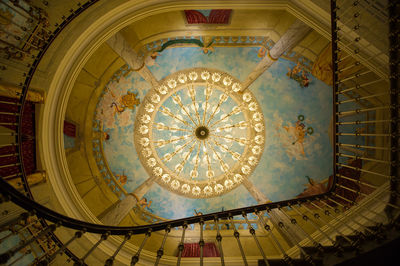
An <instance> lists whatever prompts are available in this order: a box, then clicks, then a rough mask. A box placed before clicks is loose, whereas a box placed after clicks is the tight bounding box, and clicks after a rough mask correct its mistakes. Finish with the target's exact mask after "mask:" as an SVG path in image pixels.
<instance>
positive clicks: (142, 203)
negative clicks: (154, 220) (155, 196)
mask: <svg viewBox="0 0 400 266" xmlns="http://www.w3.org/2000/svg"><path fill="white" fill-rule="evenodd" d="M152 203H153V201H151V200H150V201H147V198H142V199H141V200H140V201H139V202H138V204H139V206H140V207H142V208H143V209H145V208H147V209H149V210H150V211H152V210H151V209H150V206H151V204H152Z"/></svg>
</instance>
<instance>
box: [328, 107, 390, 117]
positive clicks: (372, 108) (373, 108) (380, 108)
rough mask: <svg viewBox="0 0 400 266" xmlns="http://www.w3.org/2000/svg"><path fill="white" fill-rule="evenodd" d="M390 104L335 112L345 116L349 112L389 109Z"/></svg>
mask: <svg viewBox="0 0 400 266" xmlns="http://www.w3.org/2000/svg"><path fill="white" fill-rule="evenodd" d="M390 108H391V106H390V105H387V106H379V107H371V108H364V109H356V110H352V111H342V112H337V113H336V114H337V115H339V117H340V116H346V115H351V114H359V113H363V112H370V111H377V110H384V109H390Z"/></svg>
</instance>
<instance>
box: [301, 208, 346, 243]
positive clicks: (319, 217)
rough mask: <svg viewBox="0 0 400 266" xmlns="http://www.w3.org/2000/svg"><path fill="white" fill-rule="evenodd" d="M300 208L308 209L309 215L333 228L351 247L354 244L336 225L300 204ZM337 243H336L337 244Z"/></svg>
mask: <svg viewBox="0 0 400 266" xmlns="http://www.w3.org/2000/svg"><path fill="white" fill-rule="evenodd" d="M299 206H300V207H302V208H304V209H306V211H308V212H309V213H311V214H312V215H313V217H314V218H315V219H318V220H321V221H322V222H323V223H324V224H326V225H327V226H328V227H329V228H331V229H332V230H333V231H335V233H336V234H338V235H339V236H341V237H343V239H345V240H346V241H347V242H348V243H349V244H350V245H352V244H353V241H352V240H351V239H350V238H348V237H347V236H346V235H344V234H342V233H341V232H340V231H339V230H338V229H337V228H336V226H334V225H331V224H330V222H329V221H327V220H325V219H324V218H323V217H322V216H321V215H319V213H317V212H313V211H312V210H310V209H309V208H308V207H307V206H305V205H304V204H300V203H299ZM335 243H336V242H335Z"/></svg>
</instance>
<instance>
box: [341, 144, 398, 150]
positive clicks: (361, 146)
mask: <svg viewBox="0 0 400 266" xmlns="http://www.w3.org/2000/svg"><path fill="white" fill-rule="evenodd" d="M336 145H337V146H339V147H341V146H344V147H354V148H364V149H374V150H387V151H388V150H391V149H390V148H388V147H376V146H366V145H359V144H345V143H336Z"/></svg>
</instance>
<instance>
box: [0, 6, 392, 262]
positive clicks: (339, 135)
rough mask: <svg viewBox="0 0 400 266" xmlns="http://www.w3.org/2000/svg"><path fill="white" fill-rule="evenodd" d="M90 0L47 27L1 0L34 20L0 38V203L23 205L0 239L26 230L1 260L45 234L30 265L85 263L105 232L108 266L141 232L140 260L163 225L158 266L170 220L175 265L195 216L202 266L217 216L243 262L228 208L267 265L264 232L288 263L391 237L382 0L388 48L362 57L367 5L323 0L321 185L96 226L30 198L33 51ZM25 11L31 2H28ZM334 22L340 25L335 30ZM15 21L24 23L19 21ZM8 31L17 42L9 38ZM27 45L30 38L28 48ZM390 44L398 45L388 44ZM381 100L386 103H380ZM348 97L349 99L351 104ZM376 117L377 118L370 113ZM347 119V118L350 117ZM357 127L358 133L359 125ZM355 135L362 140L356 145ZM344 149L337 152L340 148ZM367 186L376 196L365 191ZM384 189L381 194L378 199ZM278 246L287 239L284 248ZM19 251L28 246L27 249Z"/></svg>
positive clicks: (38, 52)
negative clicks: (0, 88)
mask: <svg viewBox="0 0 400 266" xmlns="http://www.w3.org/2000/svg"><path fill="white" fill-rule="evenodd" d="M95 2H97V1H96V0H92V1H88V2H86V3H85V4H78V5H77V6H75V7H72V6H71V7H68V9H66V10H67V11H68V12H69V15H68V16H67V15H64V16H63V18H62V20H61V21H60V22H59V23H57V24H55V25H48V24H47V23H46V21H47V19H46V18H45V17H44V16H43V15H41V16H42V17H41V16H40V12H39V11H37V12H39V13H32V12H28V11H27V10H24V9H23V8H22V9H21V7H19V1H18V0H17V1H10V2H8V1H3V0H2V1H1V4H3V5H8V6H9V7H10V8H12V9H13V10H16V12H20V13H21V15H23V16H26V17H27V18H28V20H29V22H30V23H33V24H34V25H36V28H34V29H36V31H35V30H34V29H33V30H32V32H28V35H29V34H30V37H31V38H30V39H23V36H21V37H19V39H20V40H22V46H21V47H18V46H16V45H15V44H9V43H6V44H7V45H9V48H5V49H3V52H4V55H5V56H6V58H3V59H1V62H0V63H1V65H2V66H1V67H0V74H1V77H2V79H5V78H6V77H7V76H8V74H9V73H14V74H18V75H10V77H11V78H12V80H9V83H10V84H14V85H15V87H16V88H17V89H18V90H19V92H18V93H16V94H15V97H14V98H9V99H7V98H6V97H2V98H1V99H0V103H1V104H6V105H9V106H13V108H14V107H16V108H17V109H16V110H15V109H10V111H5V110H1V111H0V116H2V115H3V116H7V117H10V119H11V120H12V119H15V120H14V121H7V122H1V123H0V125H1V126H10V127H11V126H12V127H13V128H12V130H11V132H8V133H1V134H6V135H7V136H9V137H10V138H9V140H10V141H9V143H7V144H2V145H1V146H0V148H2V149H7V151H9V152H8V153H7V152H6V153H5V154H2V155H1V157H0V158H6V157H13V158H15V159H16V161H15V162H12V163H6V164H1V165H0V168H7V169H8V168H9V167H16V168H15V169H17V171H16V172H15V173H12V174H5V175H2V179H1V180H0V192H1V197H0V203H1V204H14V205H12V206H14V207H13V208H14V209H19V208H22V209H24V210H26V211H27V212H23V213H22V214H20V215H17V216H13V217H11V218H9V219H7V211H4V212H3V216H4V217H5V218H4V217H3V221H5V222H3V223H2V224H0V229H1V231H7V234H6V235H5V236H3V237H2V238H1V239H0V243H2V242H3V241H6V240H7V239H8V238H10V237H12V236H13V235H15V234H19V233H22V232H26V233H28V234H30V237H29V238H27V239H26V240H25V241H22V242H21V243H20V244H18V245H16V246H14V247H12V248H11V249H9V250H8V251H6V252H4V253H3V254H0V263H10V264H13V263H14V264H15V263H17V262H18V261H19V260H20V259H21V258H22V257H23V256H24V254H28V253H24V254H23V255H22V256H21V257H19V258H17V259H16V260H15V261H9V259H10V258H11V257H12V256H13V255H15V254H16V253H17V252H18V251H21V250H23V249H25V248H26V247H28V246H30V245H32V244H34V243H39V242H40V241H41V240H40V239H42V238H43V237H47V236H49V237H50V238H49V240H48V242H46V243H48V244H49V245H50V244H51V245H53V249H52V250H51V252H50V251H48V252H45V253H44V254H42V255H40V256H38V257H37V258H36V260H35V261H34V263H33V264H37V265H47V264H49V263H51V262H52V261H54V260H55V259H56V258H57V257H58V256H60V255H62V254H63V253H65V254H67V256H68V257H69V259H68V261H73V262H74V265H85V261H87V259H88V258H89V257H90V256H93V255H92V254H94V252H95V251H96V249H98V248H99V246H100V245H101V243H103V242H106V241H108V238H109V237H110V236H121V237H122V238H121V243H120V244H119V245H117V246H116V247H115V250H114V251H113V252H112V253H111V254H110V255H109V257H108V258H107V259H105V262H104V263H105V265H108V266H110V265H113V264H114V262H115V260H116V258H117V256H118V254H119V253H120V251H121V250H123V249H124V246H125V245H126V244H127V243H128V242H129V241H130V239H131V238H133V237H135V236H137V235H142V236H144V238H143V240H142V242H141V244H140V246H139V247H138V249H137V251H136V253H135V254H131V255H132V257H131V265H135V264H137V263H138V262H139V260H140V255H141V253H142V251H143V250H146V243H147V241H148V240H149V239H151V237H152V236H153V235H154V234H153V232H163V236H162V241H161V243H159V247H158V250H157V251H156V253H154V256H153V259H154V262H155V265H158V264H162V259H163V256H164V253H165V252H164V251H165V245H166V242H167V239H168V237H169V236H170V232H171V229H173V228H179V230H182V234H181V237H180V240H179V243H178V249H177V250H178V255H177V257H176V262H177V265H180V264H181V263H184V262H185V258H182V252H183V250H184V241H185V234H186V232H187V230H188V228H189V225H191V224H198V225H199V230H193V231H195V232H197V231H198V232H199V236H198V239H199V242H198V243H199V247H200V257H199V258H198V259H199V263H200V265H203V264H204V263H205V258H204V250H203V248H204V243H205V242H204V241H205V240H204V235H203V234H204V232H205V231H204V230H205V228H204V225H206V224H214V225H215V226H214V230H213V231H214V232H215V239H216V243H217V248H218V251H219V254H220V260H221V265H225V263H226V260H227V257H226V256H224V252H223V245H224V241H225V238H222V235H221V229H220V227H219V226H220V225H221V224H225V223H221V222H219V221H220V220H227V219H228V220H229V222H230V224H231V228H230V230H232V231H231V232H232V234H233V236H234V238H235V239H236V242H237V246H238V250H239V251H240V256H241V258H242V260H243V264H244V265H248V258H247V254H246V249H245V247H244V246H243V244H242V242H241V238H242V237H243V235H244V234H245V232H244V231H241V229H238V228H237V227H236V224H237V223H235V222H234V217H235V216H238V217H240V216H241V217H243V218H244V220H243V222H242V223H243V224H247V229H248V231H249V233H247V236H248V237H250V238H252V239H254V243H255V245H256V247H257V249H258V251H259V254H260V256H259V259H260V260H261V261H263V263H264V264H265V265H270V260H271V258H270V254H268V252H266V251H265V247H263V246H262V243H261V242H260V241H259V237H260V236H261V235H262V234H265V236H266V237H268V238H269V239H270V240H271V243H274V245H275V246H276V247H277V249H278V250H279V252H280V254H281V259H282V261H283V262H285V263H286V264H288V265H294V264H296V263H297V262H298V261H301V262H302V263H308V264H310V265H317V264H320V263H321V262H322V261H323V257H324V256H328V255H329V254H328V253H329V248H328V247H327V246H326V245H327V244H326V243H329V245H330V246H331V247H332V250H333V251H334V256H336V258H337V259H338V260H340V258H341V256H343V254H345V253H346V252H348V250H349V247H350V248H351V251H356V252H361V251H362V249H363V245H364V243H366V242H368V241H374V240H376V239H379V240H380V241H384V240H385V238H388V237H389V236H388V235H389V234H386V232H391V233H390V234H391V235H393V236H392V238H391V239H393V237H399V236H400V233H399V232H397V231H396V230H395V229H393V228H395V225H398V222H399V221H398V219H397V218H398V216H399V213H400V211H399V210H400V207H399V205H400V204H399V202H398V196H399V193H398V180H399V173H398V171H399V127H398V122H399V112H400V108H399V102H398V97H399V51H398V46H399V35H398V34H392V33H396V32H398V30H399V29H400V25H399V20H398V18H397V17H396V15H397V13H396V11H397V12H398V10H399V8H400V7H399V6H400V3H398V2H396V1H389V6H388V21H389V32H390V34H389V42H388V43H389V47H388V52H389V53H388V54H387V53H386V52H385V51H383V52H380V53H378V54H374V55H371V54H368V51H369V50H368V49H369V48H371V46H373V45H374V44H373V43H366V42H363V40H364V38H365V37H364V36H367V38H368V39H369V38H370V36H371V35H373V34H377V33H374V32H372V29H370V28H366V27H365V26H364V25H362V22H363V20H362V19H360V18H362V16H363V15H364V14H366V11H365V10H364V9H363V8H364V7H363V6H362V5H359V3H360V1H357V0H355V1H353V3H352V6H351V8H342V7H345V6H347V5H349V3H348V2H346V1H345V0H341V1H338V0H331V22H332V62H333V99H334V104H333V114H334V117H333V131H334V132H333V133H334V134H333V142H334V145H333V150H334V153H333V154H334V162H333V167H334V174H333V178H334V182H333V186H332V188H331V190H330V191H328V192H326V193H324V194H321V195H314V196H308V197H304V198H299V199H292V200H286V201H281V202H273V203H266V204H261V205H257V206H248V207H245V208H239V209H234V210H228V211H223V212H218V213H211V214H205V215H201V216H195V217H188V218H184V219H178V220H171V221H160V222H159V223H155V224H149V225H138V226H131V227H118V226H105V225H100V224H91V223H88V222H84V221H79V220H76V219H73V218H70V217H67V216H64V215H62V214H60V213H57V212H55V211H53V210H50V209H48V208H46V207H44V206H43V205H41V204H39V203H37V202H35V201H33V200H32V193H31V192H30V187H29V184H28V181H27V178H26V177H27V174H26V172H25V169H24V160H23V150H22V145H23V143H24V141H26V140H27V136H25V135H24V134H23V132H22V131H21V128H22V123H23V114H24V108H25V105H26V103H27V95H28V93H29V92H30V89H29V88H30V83H31V81H32V78H33V76H34V75H35V71H36V69H37V66H38V64H39V62H40V60H41V58H42V57H43V55H44V54H45V53H46V51H47V49H48V47H49V45H50V44H51V43H52V42H53V40H54V39H55V38H57V36H58V34H59V33H60V32H61V31H62V29H63V28H64V27H65V26H66V25H67V24H68V23H69V22H71V21H72V20H73V19H74V18H75V17H77V16H78V15H79V14H81V13H82V12H84V10H86V9H87V8H90V7H91V5H92V4H94V3H95ZM361 2H362V1H361ZM11 4H13V5H11ZM48 4H49V3H47V1H43V6H42V8H43V9H42V10H44V9H45V7H46V6H47V5H48ZM36 8H37V7H36ZM33 10H38V9H35V7H33ZM341 12H342V13H341ZM349 17H352V18H355V20H353V19H349ZM341 18H345V20H341ZM35 23H36V24H35ZM338 25H340V28H339V27H338ZM18 26H19V27H21V28H22V27H23V26H21V25H18ZM37 29H41V30H43V31H44V32H45V33H46V34H45V33H44V32H43V31H38V30H37ZM344 29H345V30H344ZM348 29H352V30H353V33H354V34H355V36H349V34H348V32H349V31H348ZM360 29H362V30H360ZM27 31H28V29H27V28H25V27H24V28H23V32H24V34H25V33H26V32H27ZM354 34H353V35H354ZM35 38H36V39H40V40H41V42H39V44H38V43H29V40H35ZM15 39H16V40H19V39H18V38H15ZM26 46H29V49H28V48H27V47H26ZM24 47H25V48H24ZM393 47H397V49H394V48H393ZM381 55H388V58H389V64H388V65H389V66H388V67H389V68H387V66H382V65H380V66H379V69H378V70H377V69H371V65H370V64H369V63H370V62H377V61H376V59H377V56H381ZM16 69H18V70H16ZM382 69H383V70H382ZM385 69H389V70H390V72H388V73H387V78H385V77H382V74H381V73H382V71H385ZM346 70H353V71H354V72H352V73H350V74H345V72H344V71H346ZM7 81H8V80H7ZM378 84H379V86H378ZM371 90H373V91H371ZM349 92H352V93H357V94H358V96H355V98H353V99H347V98H346V99H344V98H343V95H344V94H345V93H349ZM346 95H347V94H346ZM388 96H389V97H388ZM360 100H365V101H367V105H368V106H366V107H361V108H360V107H359V106H358V105H356V104H357V103H359V102H360ZM388 100H390V101H389V102H388ZM349 104H350V105H351V104H353V106H354V107H352V109H350V110H349V107H348V106H349ZM378 115H379V116H380V117H381V118H376V117H377V116H378ZM347 118H350V120H349V119H347ZM344 126H346V127H344ZM360 126H362V127H360ZM351 130H354V132H351ZM360 130H363V131H365V132H360ZM361 142H362V144H360V143H361ZM376 143H377V144H376ZM346 149H347V150H346ZM343 150H344V151H346V153H343V152H342V151H343ZM348 153H350V154H348ZM352 154H354V155H352ZM360 154H361V156H360ZM349 159H350V160H349ZM354 160H359V161H360V160H361V161H362V162H364V165H361V166H357V165H353V164H352V161H353V162H354ZM379 164H380V165H383V167H384V169H385V171H384V172H382V170H381V169H382V168H378V169H380V170H374V167H375V166H376V165H379ZM366 165H368V166H369V168H367V167H366ZM346 171H347V172H346ZM349 174H350V176H349ZM368 178H373V179H372V180H374V181H379V182H377V183H370V182H368V181H367V180H368ZM13 179H18V180H20V182H21V183H22V184H23V189H24V191H21V190H17V189H15V188H14V187H13V186H11V185H10V184H8V183H7V182H9V181H11V180H13ZM387 181H388V182H390V185H389V186H386V185H385V184H387ZM381 184H383V185H381ZM364 187H368V188H369V189H370V190H374V192H371V191H368V190H366V191H365V190H362V189H363V188H364ZM375 192H376V194H374V193H375ZM378 192H379V193H378ZM385 196H386V198H385ZM388 197H389V200H387V198H388ZM11 202H12V203H11ZM371 202H375V204H376V203H379V204H381V205H382V206H386V209H385V211H383V210H382V209H379V210H378V209H375V208H372V207H370V205H368V204H371ZM273 211H279V212H280V213H281V214H282V216H279V217H278V218H272V215H271V214H272V212H273ZM250 213H255V214H256V215H257V218H258V224H259V225H260V227H259V228H257V229H256V228H255V227H254V226H253V225H252V224H253V222H254V221H250V220H249V219H248V214H250ZM282 217H284V219H283V218H282ZM297 217H300V218H297ZM32 220H33V222H32ZM33 225H36V227H37V228H36V229H35V230H36V231H29V228H30V227H32V226H33ZM308 225H310V226H308ZM310 228H311V229H310ZM293 229H296V232H299V233H300V234H301V235H303V237H304V238H303V239H302V240H301V241H299V240H298V237H297V236H295V235H294V234H293ZM65 230H69V231H71V230H72V232H73V233H72V236H71V237H70V238H69V239H68V240H67V241H65V242H62V241H60V240H59V239H58V238H57V236H56V235H57V232H60V231H65ZM228 230H229V229H228ZM310 230H311V232H310ZM393 230H394V231H393ZM214 232H213V233H214ZM88 234H91V235H95V236H96V237H97V239H98V240H97V242H95V243H94V244H92V246H91V247H90V248H89V249H87V250H85V252H84V255H83V256H81V257H77V256H75V255H74V253H73V252H72V251H71V250H69V247H71V246H72V244H73V243H77V242H79V241H82V240H81V239H82V238H84V237H85V236H86V235H88ZM389 238H390V237H389ZM286 246H289V249H287V248H286ZM293 250H295V251H293ZM296 251H297V253H296ZM26 252H29V250H28V251H26ZM352 254H353V256H354V255H355V253H352ZM68 261H67V262H68ZM296 261H297V262H296Z"/></svg>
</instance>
